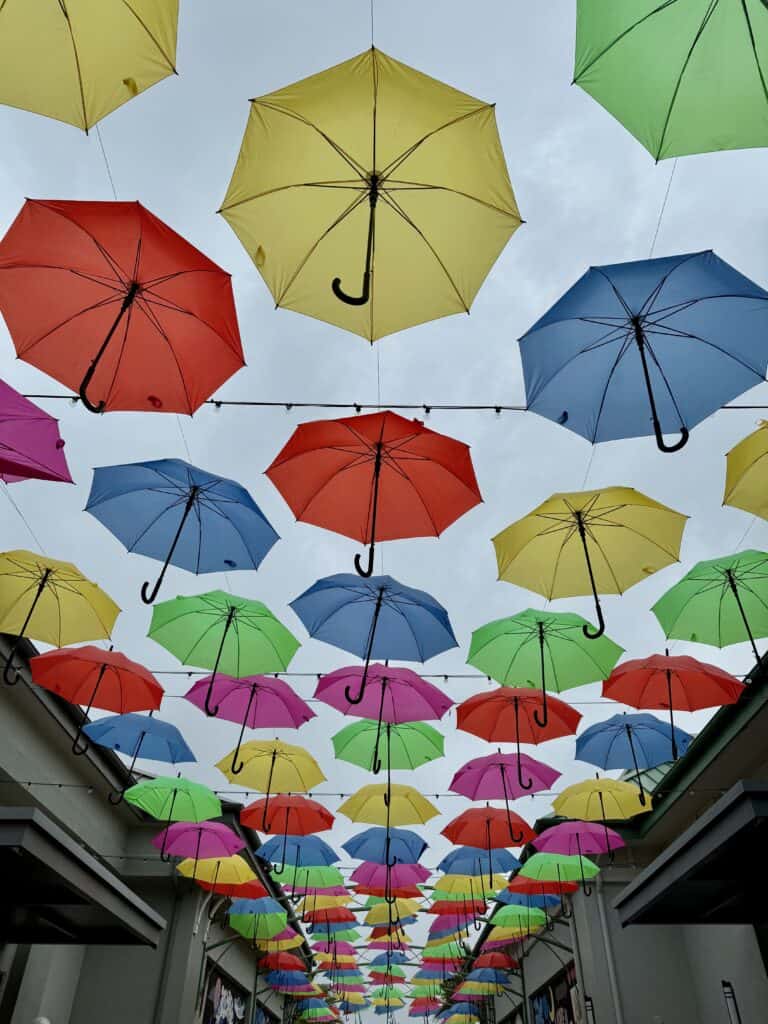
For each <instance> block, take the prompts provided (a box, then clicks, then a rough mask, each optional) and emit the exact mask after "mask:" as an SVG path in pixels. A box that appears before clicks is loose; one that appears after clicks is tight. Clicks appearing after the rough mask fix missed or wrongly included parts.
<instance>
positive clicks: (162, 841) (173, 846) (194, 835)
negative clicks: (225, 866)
mask: <svg viewBox="0 0 768 1024" xmlns="http://www.w3.org/2000/svg"><path fill="white" fill-rule="evenodd" d="M152 845H153V846H156V847H157V848H158V850H163V851H164V852H165V853H166V854H168V855H169V856H170V857H191V858H192V859H193V860H206V859H208V858H214V857H216V858H220V857H231V856H232V855H233V854H235V853H239V852H240V850H242V849H243V848H244V847H245V843H244V842H243V840H242V839H241V838H240V836H239V835H237V833H236V832H233V831H232V829H231V828H229V827H228V826H227V825H224V824H222V822H220V821H201V822H190V821H175V822H174V823H173V824H172V825H169V826H168V828H165V829H163V831H162V832H158V834H157V835H156V836H155V837H154V838H153V839H152Z"/></svg>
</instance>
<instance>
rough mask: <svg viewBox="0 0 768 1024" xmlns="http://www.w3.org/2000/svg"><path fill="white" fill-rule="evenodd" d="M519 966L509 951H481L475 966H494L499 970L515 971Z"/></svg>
mask: <svg viewBox="0 0 768 1024" xmlns="http://www.w3.org/2000/svg"><path fill="white" fill-rule="evenodd" d="M517 966H518V963H517V961H516V960H514V959H513V958H512V957H511V956H509V954H508V953H481V954H480V955H479V956H478V957H477V958H476V960H475V967H477V968H483V967H493V968H495V969H496V970H499V971H513V970H515V968H516V967H517Z"/></svg>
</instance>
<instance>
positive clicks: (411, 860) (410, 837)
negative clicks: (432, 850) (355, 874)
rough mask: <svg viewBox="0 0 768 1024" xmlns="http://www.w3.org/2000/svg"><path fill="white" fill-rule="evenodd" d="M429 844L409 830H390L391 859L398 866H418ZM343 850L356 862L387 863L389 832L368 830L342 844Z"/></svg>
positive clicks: (378, 828)
mask: <svg viewBox="0 0 768 1024" xmlns="http://www.w3.org/2000/svg"><path fill="white" fill-rule="evenodd" d="M427 845H428V844H427V843H425V842H424V840H423V839H422V838H421V836H420V835H417V834H416V833H415V832H411V831H410V829H407V828H390V830H389V858H390V860H393V859H394V860H396V861H397V863H398V864H416V863H417V862H418V860H419V857H421V855H422V854H423V853H424V851H425V850H426V849H427ZM341 848H342V850H344V851H345V852H346V853H348V854H349V856H350V857H354V858H355V860H367V861H370V862H372V863H373V864H386V863H387V830H386V828H380V827H375V828H367V829H366V830H365V831H364V832H358V834H357V835H356V836H352V838H351V839H348V840H347V841H346V843H342V844H341Z"/></svg>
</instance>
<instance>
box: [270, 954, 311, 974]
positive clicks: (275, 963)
mask: <svg viewBox="0 0 768 1024" xmlns="http://www.w3.org/2000/svg"><path fill="white" fill-rule="evenodd" d="M259 967H263V968H264V969H265V970H267V971H302V972H303V971H306V967H307V965H306V964H305V962H304V961H303V960H302V959H301V957H299V956H294V954H293V953H267V955H266V956H264V957H262V958H261V959H260V960H259Z"/></svg>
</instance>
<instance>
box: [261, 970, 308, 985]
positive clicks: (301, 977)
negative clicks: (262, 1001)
mask: <svg viewBox="0 0 768 1024" xmlns="http://www.w3.org/2000/svg"><path fill="white" fill-rule="evenodd" d="M264 980H265V981H266V983H267V984H268V985H270V986H271V987H272V988H284V987H286V986H289V987H291V988H293V987H295V986H297V985H307V984H309V981H308V978H307V975H306V974H304V973H303V971H267V973H266V974H265V976H264Z"/></svg>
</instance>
